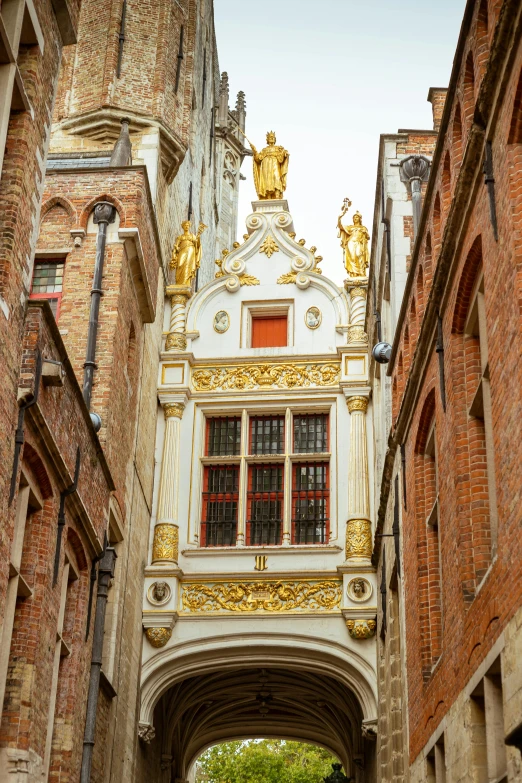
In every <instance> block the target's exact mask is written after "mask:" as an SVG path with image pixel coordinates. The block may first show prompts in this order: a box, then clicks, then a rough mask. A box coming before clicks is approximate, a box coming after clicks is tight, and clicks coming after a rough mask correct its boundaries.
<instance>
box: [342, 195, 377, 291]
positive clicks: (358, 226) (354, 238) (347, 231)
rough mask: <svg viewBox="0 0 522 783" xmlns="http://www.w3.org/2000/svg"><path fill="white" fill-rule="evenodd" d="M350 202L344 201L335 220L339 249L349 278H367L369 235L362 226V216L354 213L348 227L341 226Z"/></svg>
mask: <svg viewBox="0 0 522 783" xmlns="http://www.w3.org/2000/svg"><path fill="white" fill-rule="evenodd" d="M350 205H351V202H350V201H349V200H348V199H345V202H344V205H343V209H342V212H341V214H340V215H339V218H338V220H337V228H338V229H339V233H338V235H337V236H338V237H339V238H340V239H341V247H342V249H343V251H344V265H345V267H346V271H347V272H348V274H349V276H350V277H367V275H368V273H367V271H366V270H367V268H368V266H369V265H370V250H369V247H368V242H369V240H370V234H369V233H368V229H367V228H366V226H363V223H362V216H361V214H360V213H359V212H355V214H354V216H353V218H352V220H353V223H352V224H351V225H350V226H343V224H342V219H343V217H344V215H345V214H346V213H347V211H348V208H349V206H350Z"/></svg>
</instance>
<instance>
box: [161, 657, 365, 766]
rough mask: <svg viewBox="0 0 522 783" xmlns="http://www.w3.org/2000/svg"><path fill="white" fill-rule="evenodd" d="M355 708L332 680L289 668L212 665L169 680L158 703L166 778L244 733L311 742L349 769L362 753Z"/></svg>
mask: <svg viewBox="0 0 522 783" xmlns="http://www.w3.org/2000/svg"><path fill="white" fill-rule="evenodd" d="M361 721H362V712H361V709H360V706H359V704H358V700H357V698H356V696H355V695H354V693H353V692H352V691H350V690H349V689H348V688H347V687H346V686H345V685H343V684H342V683H340V682H338V681H336V680H335V679H334V678H331V677H328V676H325V675H322V674H317V675H316V674H314V673H312V672H304V671H291V670H289V669H282V668H279V669H275V668H274V669H246V670H245V669H241V670H231V671H218V672H216V673H214V674H209V675H203V676H199V677H193V678H189V679H186V680H183V681H182V682H180V683H178V684H176V685H175V686H174V687H172V688H171V689H170V690H169V691H167V693H165V695H164V696H163V698H162V699H161V701H160V702H159V704H158V706H157V711H156V717H155V721H154V722H155V725H156V726H159V725H162V727H163V728H162V731H161V743H162V754H163V758H167V757H169V756H170V757H172V779H173V780H174V779H175V778H185V777H186V775H187V772H188V769H189V767H190V765H191V763H192V762H193V760H194V759H195V758H196V757H197V756H198V755H199V754H200V753H201V752H202V750H204V749H205V748H206V747H208V746H209V745H212V744H215V743H216V742H219V741H226V740H229V739H238V738H248V737H281V738H284V739H296V740H301V741H311V742H314V743H316V744H319V745H323V746H324V747H326V748H328V749H329V750H330V751H331V752H333V753H334V754H336V755H337V756H338V757H339V758H340V760H341V761H342V762H343V764H344V765H345V769H350V764H351V759H352V758H353V757H354V755H355V756H357V755H359V754H360V752H361V743H362V739H361Z"/></svg>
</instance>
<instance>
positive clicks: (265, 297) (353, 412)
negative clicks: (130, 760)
mask: <svg viewBox="0 0 522 783" xmlns="http://www.w3.org/2000/svg"><path fill="white" fill-rule="evenodd" d="M253 207H254V212H253V214H252V215H250V216H249V218H248V219H247V221H246V224H247V231H248V235H249V236H248V239H247V240H246V241H245V242H244V243H243V244H241V245H240V246H238V247H236V248H235V249H234V250H233V251H232V252H231V253H230V254H229V255H225V256H224V257H223V260H222V265H221V266H220V267H218V266H216V272H217V275H216V278H215V279H213V280H212V281H211V282H208V283H207V284H206V285H205V286H204V287H203V288H201V289H200V290H198V292H197V293H196V294H195V295H193V296H192V297H191V298H190V299H189V300H188V303H187V310H186V326H185V334H186V338H187V347H186V350H185V351H180V350H176V349H173V350H168V351H165V350H164V351H163V353H162V355H161V364H160V370H159V377H158V397H159V401H160V405H159V406H158V433H157V448H156V461H157V469H156V474H155V493H154V496H155V499H154V503H153V514H152V520H151V529H150V548H149V561H148V562H149V564H150V565H149V566H148V567H147V568H146V580H145V581H146V586H145V595H144V603H143V625H144V628H145V629H146V631H147V640H145V641H144V646H143V661H142V666H143V668H142V694H141V716H140V721H141V724H140V725H141V732H142V734H143V736H145V735H146V736H150V737H152V735H153V734H154V732H156V730H157V727H156V726H155V722H157V719H156V718H155V712H154V711H155V708H156V705H157V704H158V702H159V700H160V699H161V697H162V696H163V694H165V692H166V691H167V690H168V689H169V688H172V687H173V685H174V684H175V683H176V682H178V681H181V680H182V679H183V677H186V676H187V672H190V671H194V672H196V671H200V669H199V668H198V667H199V666H200V663H201V656H203V657H205V656H206V660H208V661H213V662H214V665H215V666H216V668H219V667H220V666H225V662H226V661H227V660H229V659H230V660H232V659H233V660H234V662H235V663H234V665H236V664H237V659H243V658H244V655H245V650H247V649H250V650H251V654H252V656H253V658H255V660H256V662H257V665H258V666H260V667H263V666H267V667H270V666H275V665H276V664H277V665H285V666H286V667H293V668H295V669H296V670H298V669H299V667H301V666H305V661H306V662H307V663H306V666H308V667H312V668H313V667H316V668H317V670H318V671H319V669H320V667H321V666H322V665H323V664H324V665H326V669H327V670H328V671H330V672H331V675H332V676H336V677H338V678H339V680H343V681H344V682H345V683H346V687H347V688H348V689H349V690H350V692H351V693H352V694H353V695H354V697H355V702H354V704H355V703H356V704H357V708H356V713H357V714H355V713H354V722H356V723H357V724H358V725H357V726H354V728H353V736H352V737H351V739H350V742H349V743H346V745H345V746H344V747H342V746H341V744H338V745H336V744H335V740H334V738H333V736H332V737H330V738H328V737H327V736H326V735H325V737H324V743H325V744H326V745H327V746H329V747H331V748H332V749H333V750H334V752H336V753H337V754H338V755H339V756H340V758H341V759H342V760H343V763H344V764H345V769H346V771H347V774H350V771H351V774H353V775H357V778H356V779H357V781H366V780H371V779H372V778H371V777H370V775H371V774H372V773H371V770H372V769H373V768H374V767H373V764H374V760H373V748H374V746H375V743H374V742H373V739H372V737H373V736H374V730H375V719H376V715H377V710H376V670H375V636H374V633H375V615H376V611H377V609H376V602H377V585H376V583H375V576H374V569H373V567H372V565H371V562H370V559H369V555H370V551H371V550H370V547H371V520H372V519H373V514H374V509H373V496H372V495H371V494H370V492H369V486H370V485H371V484H372V483H373V463H374V458H373V447H372V443H373V438H372V433H371V428H369V427H367V421H369V417H370V414H369V413H367V411H368V410H369V409H371V403H370V402H369V395H368V391H369V389H368V345H367V340H366V336H365V334H364V332H363V330H362V327H361V326H360V325H359V324H360V319H359V318H358V315H357V314H358V309H357V305H358V298H360V297H363V298H364V296H365V285H366V283H365V282H364V281H362V282H361V281H360V284H359V285H358V286H357V287H356V286H355V284H354V283H353V281H352V282H351V283H350V284H349V285H348V288H347V290H345V289H340V288H339V287H338V286H336V285H335V284H334V283H333V282H332V281H330V280H329V279H327V278H325V277H324V276H323V275H321V274H320V271H319V269H318V266H317V262H316V259H315V256H314V254H313V252H312V251H310V250H308V249H306V248H305V247H303V246H302V245H300V244H298V243H297V242H296V241H295V233H294V229H293V223H292V217H291V215H290V214H289V212H288V206H287V204H286V202H285V201H264V202H263V201H261V202H254V204H253ZM351 289H354V291H355V294H354V293H352V294H351V295H350V291H351ZM266 316H272V317H280V318H283V319H284V318H286V319H287V320H286V327H285V328H286V345H283V346H281V347H252V334H253V329H254V321H255V319H256V318H258V317H266ZM352 317H353V318H354V319H355V320H352ZM169 324H170V312H169V306H168V304H167V305H166V312H165V320H164V336H166V335H167V333H168V330H169ZM355 327H356V328H355ZM354 328H355V331H354ZM347 403H348V404H347ZM312 414H316V415H317V416H321V417H323V416H326V417H327V428H328V443H327V445H326V446H325V447H324V448H323V449H319V450H318V451H320V453H318V454H314V456H313V457H307V456H306V455H303V454H301V453H300V452H299V450H298V451H296V446H295V441H294V435H293V433H294V432H295V421H296V419H298V418H299V417H300V416H301V417H302V416H306V415H312ZM259 416H264V417H280V418H279V421H280V422H281V428H282V430H281V431H284V435H283V436H282V438H281V445H280V448H279V450H278V451H277V453H275V452H273V453H271V454H270V455H263V456H259V455H255V454H253V453H252V452H253V448H252V445H251V440H250V438H251V437H252V436H251V433H252V427H253V424H252V421H253V418H254V417H259ZM220 417H221V418H222V417H229V418H234V419H237V421H238V425H237V426H240V427H241V434H240V437H239V441H238V447H237V453H236V454H235V455H234V456H229V457H222V458H219V457H209V456H208V454H209V452H208V449H206V438H207V437H208V436H207V431H208V430H207V428H208V426H209V424H208V422H209V420H211V419H216V418H220ZM325 449H326V450H325ZM272 463H273V464H274V465H276V466H278V470H279V471H280V472H279V473H278V475H279V476H280V481H281V483H280V484H279V485H278V486H279V489H280V494H279V495H278V498H279V501H278V502H280V506H279V509H280V511H279V513H278V516H279V517H280V531H279V534H278V535H279V538H278V541H275V542H274V543H271V544H268V543H267V542H266V540H265V539H262V541H263V542H262V543H256V541H253V540H251V539H252V529H253V528H252V527H251V526H250V527H249V525H251V524H252V522H251V519H250V517H252V516H253V515H252V513H251V508H252V506H251V505H250V503H251V494H250V493H251V489H252V486H251V479H250V475H251V472H250V471H251V470H252V469H253V468H254V467H255V466H256V465H257V466H259V465H263V464H265V465H266V464H272ZM219 464H221V465H232V464H234V465H238V476H239V480H238V487H237V501H235V502H237V521H235V527H234V535H233V538H232V539H228V540H227V541H226V543H225V544H224V545H221V546H209V545H208V544H209V543H212V542H209V540H208V535H209V534H208V532H207V533H205V530H204V523H202V519H204V518H205V513H206V512H205V508H207V507H206V506H205V503H206V500H205V496H204V492H205V491H208V489H209V484H208V480H207V479H206V478H205V476H206V475H207V474H206V472H205V471H206V470H207V469H210V468H212V466H215V465H219ZM297 464H299V465H302V464H304V465H306V464H314V465H317V464H320V465H321V466H323V467H322V468H321V470H322V469H323V468H324V469H325V470H326V473H327V475H328V479H327V484H326V485H327V487H328V496H329V501H323V502H327V503H328V510H327V517H328V522H326V523H324V525H323V527H322V528H321V531H322V532H321V533H320V534H318V539H317V540H314V541H310V540H308V539H307V538H306V536H305V539H306V540H304V541H300V540H298V539H297V538H296V536H297V534H296V520H295V517H296V512H295V507H294V505H293V504H294V498H295V497H296V484H295V482H296V478H295V473H294V466H295V465H297ZM296 470H297V469H296ZM326 485H324V484H323V485H322V486H326ZM307 497H308V495H307ZM208 529H210V528H207V530H208ZM206 535H207V540H205V536H206ZM249 535H250V538H249ZM165 542H167V543H166V544H165ZM213 543H216V542H215V541H214V542H213ZM220 543H223V541H221V542H220ZM158 555H159V556H158ZM347 556H348V557H347ZM158 582H165V583H166V585H167V591H166V595H167V597H166V598H165V600H164V601H162V602H161V603H159V602H158V601H157V600H155V598H154V595H155V593H154V591H155V590H156V589H157V588H156V587H155V584H157V583H158ZM356 583H357V584H356ZM161 589H163V588H161ZM312 594H313V595H312ZM313 596H315V597H313ZM151 640H152V643H150V642H151ZM321 661H322V662H323V663H320V662H321ZM326 661H327V663H325V662H326ZM282 662H284V663H283V664H282ZM230 665H232V664H230ZM191 666H193V667H194V668H193V669H191ZM339 687H340V686H339ZM363 726H364V728H363ZM158 730H159V729H158ZM244 730H245V731H246V732H247V733H246V734H245V736H256V735H257V736H259V734H260V731H261V729H260V728H259V727H256V726H253V725H252V726H251V727H250V731H249V728H248V726H247V727H245V729H244ZM267 731H268V729H267V728H266V726H265V728H264V732H263V733H265V734H266V732H267ZM272 731H274V729H273V728H272ZM284 731H286V735H287V736H291V737H292V736H293V737H294V738H301V739H306V738H312V735H311V734H307V731H308V730H307V729H305V727H302V728H301V729H297V728H295V727H294V726H290V727H289V728H287V729H285V730H284ZM284 731H283V730H282V729H280V733H281V732H283V733H284ZM296 732H297V733H296ZM299 732H300V733H299ZM317 732H318V734H317V735H316V738H319V741H321V740H322V739H323V738H322V735H321V734H320V728H319V724H318V728H317ZM279 735H280V734H278V736H279ZM205 736H206V735H205ZM217 736H218V735H217V734H212V735H211V736H210V735H209V736H208V740H209V741H210V740H211V738H212V737H214V741H217V739H216V737H217ZM220 738H222V739H226V738H228V739H230V738H231V737H230V735H227V736H225V734H224V733H223V734H221V735H220ZM328 743H330V744H329V745H328ZM202 749H203V748H202V747H201V748H199V751H201V750H202ZM164 752H166V751H164ZM187 753H188V751H187ZM191 760H192V761H193V759H192V758H191ZM173 763H177V762H176V761H175V760H174V762H173ZM187 763H188V762H187ZM177 770H178V771H177V774H182V775H186V774H188V773H187V769H186V767H185V766H183V765H181V766H179V767H177ZM363 770H365V771H363Z"/></svg>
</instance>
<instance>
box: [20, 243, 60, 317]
mask: <svg viewBox="0 0 522 783" xmlns="http://www.w3.org/2000/svg"><path fill="white" fill-rule="evenodd" d="M64 269H65V259H64V258H59V259H46V260H45V261H39V260H38V259H37V260H36V261H35V264H34V272H33V284H32V287H31V294H30V297H29V298H30V299H47V301H48V302H49V304H50V306H51V310H52V311H53V315H54V317H55V318H56V320H58V317H59V315H60V304H61V301H62V290H63V273H64Z"/></svg>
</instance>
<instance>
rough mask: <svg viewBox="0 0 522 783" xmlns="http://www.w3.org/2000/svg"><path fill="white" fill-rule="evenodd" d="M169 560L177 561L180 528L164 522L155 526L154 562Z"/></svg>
mask: <svg viewBox="0 0 522 783" xmlns="http://www.w3.org/2000/svg"><path fill="white" fill-rule="evenodd" d="M158 560H168V561H170V562H174V563H176V562H177V560H178V528H177V525H171V524H170V523H162V524H160V525H156V527H155V528H154V541H153V544H152V562H153V563H155V562H157V561H158Z"/></svg>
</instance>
